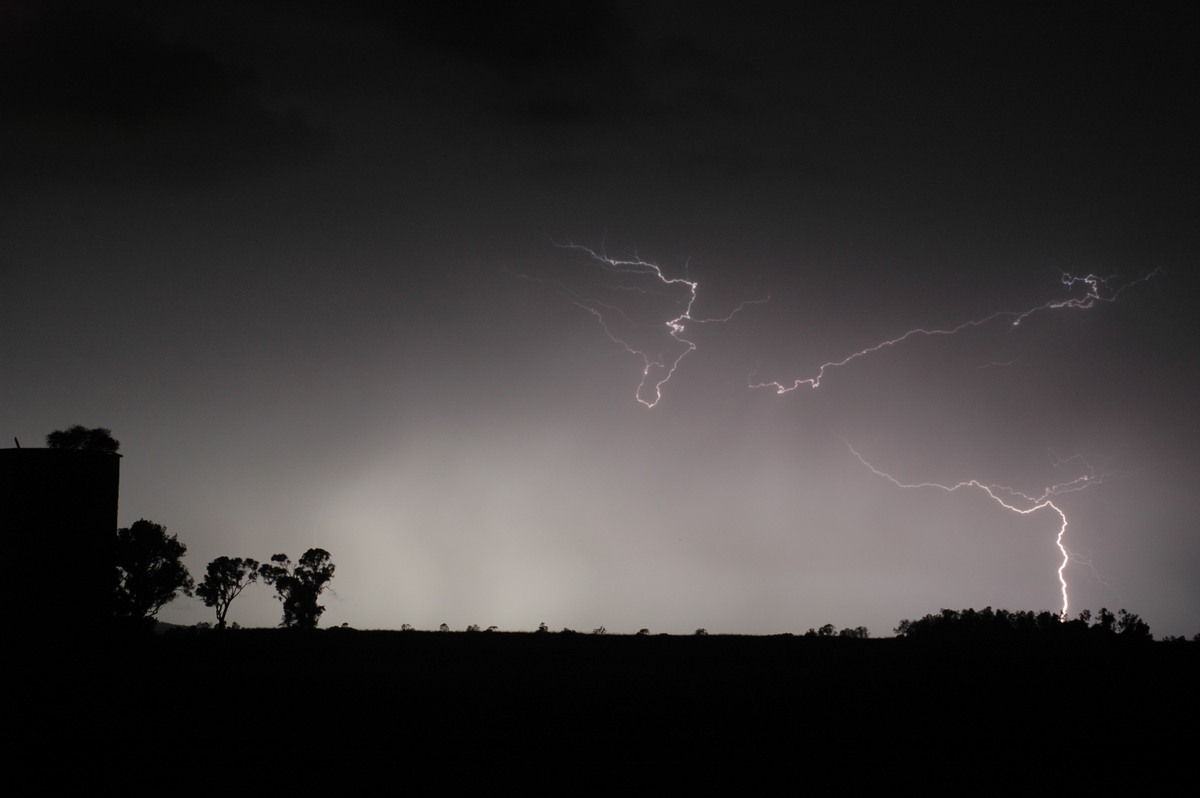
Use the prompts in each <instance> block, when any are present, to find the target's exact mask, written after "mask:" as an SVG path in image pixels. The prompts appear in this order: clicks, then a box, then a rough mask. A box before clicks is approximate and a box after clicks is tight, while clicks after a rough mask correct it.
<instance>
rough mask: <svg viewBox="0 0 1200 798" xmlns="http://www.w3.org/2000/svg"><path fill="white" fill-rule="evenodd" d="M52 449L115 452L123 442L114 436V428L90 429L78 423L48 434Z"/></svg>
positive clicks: (48, 446)
mask: <svg viewBox="0 0 1200 798" xmlns="http://www.w3.org/2000/svg"><path fill="white" fill-rule="evenodd" d="M46 446H47V448H50V449H72V450H74V451H79V452H104V453H105V454H115V453H116V451H117V450H118V449H120V448H121V442H120V441H118V440H116V439H115V438H113V436H112V430H110V429H107V428H105V427H96V428H95V429H88V428H87V427H81V426H80V425H78V424H76V425H74V426H72V427H68V428H67V429H65V430H61V429H59V430H55V431H54V432H51V433H50V434H49V435H47V436H46Z"/></svg>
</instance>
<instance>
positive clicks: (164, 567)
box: [113, 518, 193, 622]
mask: <svg viewBox="0 0 1200 798" xmlns="http://www.w3.org/2000/svg"><path fill="white" fill-rule="evenodd" d="M115 553H116V595H115V597H114V601H113V606H114V611H115V614H116V617H117V618H118V619H120V620H123V621H129V622H143V621H149V620H150V619H151V618H153V617H154V616H155V615H156V614H157V613H158V611H159V610H160V609H162V607H163V605H165V604H166V603H167V602H169V601H171V600H172V599H174V598H175V597H176V596H178V595H179V594H180V593H182V594H183V595H185V596H190V595H192V585H193V582H192V577H191V575H190V574H189V573H188V570H187V566H185V565H184V564H183V555H184V554H186V553H187V546H185V545H183V544H182V543H180V542H179V539H178V538H177V537H176V536H175V535H170V536H168V535H167V528H166V527H164V526H163V525H161V524H155V523H153V522H150V521H147V520H146V519H144V518H143V519H141V520H138V521H135V522H134V524H133V525H132V526H130V527H127V528H124V529H118V530H117V544H116V547H115Z"/></svg>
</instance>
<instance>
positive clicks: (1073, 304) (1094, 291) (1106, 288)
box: [750, 269, 1158, 394]
mask: <svg viewBox="0 0 1200 798" xmlns="http://www.w3.org/2000/svg"><path fill="white" fill-rule="evenodd" d="M1157 272H1158V270H1157V269H1155V270H1154V271H1152V272H1149V273H1148V274H1145V275H1143V276H1142V277H1139V278H1138V279H1136V280H1133V281H1131V282H1128V283H1125V284H1124V285H1122V286H1120V287H1119V288H1116V289H1113V288H1111V287H1110V285H1109V281H1110V280H1112V279H1113V278H1112V277H1099V276H1097V275H1094V274H1089V275H1087V276H1086V277H1075V276H1073V275H1071V274H1066V273H1064V274H1063V275H1062V278H1061V281H1062V284H1063V285H1064V286H1066V288H1067V290H1068V291H1070V290H1074V289H1075V287H1076V286H1078V285H1083V286H1086V288H1085V290H1084V294H1083V296H1075V297H1069V298H1067V299H1056V300H1051V301H1049V302H1043V303H1042V304H1040V305H1036V306H1034V307H1032V308H1029V309H1028V310H1023V311H997V312H995V313H992V314H990V315H988V316H984V317H983V318H981V319H972V320H971V321H965V322H963V323H962V324H959V325H958V326H957V327H948V328H946V329H932V330H930V329H925V328H923V327H917V328H914V329H911V330H909V331H908V332H906V333H904V334H903V335H898V336H896V337H895V338H889V339H888V340H886V341H882V342H880V343H878V344H875V345H873V346H869V347H867V348H866V349H861V350H859V351H857V352H855V353H853V354H851V355H849V356H847V357H844V358H842V359H841V360H831V361H829V362H828V363H823V364H822V365H821V366H820V367H819V368H818V369H817V373H816V374H815V375H813V376H812V377H804V378H800V379H796V380H794V381H792V382H791V383H790V384H789V383H786V382H779V381H776V380H772V381H769V382H753V381H752V382H751V383H750V387H751V388H774V389H775V392H776V393H780V394H783V393H790V392H792V391H794V390H796V389H798V388H799V387H800V386H802V385H807V386H808V387H810V388H814V389H815V388H819V387H820V386H821V380H822V379H823V378H824V377H825V372H826V371H828V370H829V369H835V368H839V367H841V366H845V365H846V364H848V363H850V362H851V361H854V360H857V359H859V358H860V357H865V356H867V355H870V354H873V353H875V352H878V351H880V350H881V349H887V348H888V347H892V346H895V345H896V344H899V343H903V342H904V341H907V340H908V339H909V338H913V337H918V336H934V335H954V334H956V333H960V332H962V331H963V330H967V329H970V328H972V327H981V326H983V325H985V324H988V323H989V322H992V321H995V320H996V319H1004V318H1006V319H1010V320H1011V321H1010V323H1011V324H1012V326H1013V327H1018V326H1020V324H1021V322H1023V321H1024V320H1025V319H1027V318H1029V317H1030V316H1032V315H1033V314H1035V313H1038V312H1040V311H1043V310H1060V309H1063V308H1073V309H1076V310H1087V309H1088V308H1091V307H1095V305H1096V303H1097V302H1115V301H1116V300H1117V297H1118V296H1120V295H1121V293H1122V292H1123V291H1125V289H1127V288H1129V287H1130V286H1133V285H1137V284H1138V283H1143V282H1145V281H1147V280H1149V279H1151V278H1152V277H1153V276H1154V275H1155V274H1157ZM751 379H753V377H752V378H751Z"/></svg>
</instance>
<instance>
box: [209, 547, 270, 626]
mask: <svg viewBox="0 0 1200 798" xmlns="http://www.w3.org/2000/svg"><path fill="white" fill-rule="evenodd" d="M258 569H259V564H258V561H257V560H251V559H249V558H247V559H245V560H243V559H242V558H241V557H233V558H230V557H218V558H217V559H215V560H213V561H212V562H210V563H209V564H208V572H207V573H206V574H205V575H204V581H203V582H201V583H200V585H199V586H198V587H197V588H196V595H197V596H199V597H200V598H201V600H203V601H204V604H205V606H207V607H214V608H216V613H217V628H218V629H224V628H225V616H226V615H227V614H228V613H229V605H230V604H232V603H233V600H234V599H235V598H237V597H238V596H239V595H240V594H241V592H242V591H243V590H245V589H246V586H247V585H250V584H253V583H254V582H257V581H258Z"/></svg>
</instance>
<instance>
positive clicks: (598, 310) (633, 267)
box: [528, 244, 1159, 620]
mask: <svg viewBox="0 0 1200 798" xmlns="http://www.w3.org/2000/svg"><path fill="white" fill-rule="evenodd" d="M560 246H562V247H563V248H564V249H573V250H578V251H580V252H583V253H586V254H587V255H588V256H590V257H591V258H592V259H593V260H595V261H596V262H597V263H599V264H600V266H601V268H603V269H605V270H606V271H609V272H612V273H613V274H616V275H621V276H622V277H625V278H629V277H631V276H632V277H637V278H642V277H644V278H646V279H647V280H648V281H649V283H650V285H649V287H646V286H644V285H640V284H634V285H630V284H620V285H606V286H604V288H605V289H606V290H609V291H632V292H637V293H640V294H645V295H649V294H663V295H670V296H674V291H673V289H678V288H682V289H683V290H684V301H683V312H682V313H679V314H678V315H677V316H675V317H674V318H671V319H669V320H667V321H665V322H661V324H664V325H665V326H666V329H667V334H668V335H669V336H670V338H671V339H672V340H673V341H674V342H676V343H677V344H678V345H679V350H678V351H677V352H676V353H675V354H673V355H658V356H655V355H653V354H651V353H650V352H649V351H647V350H646V349H645V348H640V347H639V346H637V345H635V344H633V343H630V342H629V341H628V340H627V339H626V338H624V337H622V336H621V335H618V334H617V333H615V332H614V331H613V328H612V326H611V325H610V320H614V319H620V321H621V322H622V323H623V324H625V325H627V326H629V327H639V326H644V325H642V324H640V323H639V322H637V321H635V320H634V319H633V318H631V317H630V316H629V315H628V314H627V313H626V312H625V311H624V310H622V309H621V308H619V307H617V306H615V305H613V304H610V303H606V302H600V301H596V300H593V299H590V298H586V297H584V296H582V295H581V294H579V293H578V292H576V291H574V290H572V289H570V288H568V287H567V286H565V285H563V284H562V283H560V282H558V281H548V280H539V282H544V283H548V284H551V285H553V287H554V288H555V290H557V291H559V292H560V293H561V294H562V295H563V296H565V297H567V299H569V300H570V301H571V302H573V303H574V304H575V305H577V306H579V307H580V308H582V309H583V310H586V311H587V312H588V313H590V314H591V315H592V316H593V317H594V318H595V319H596V321H597V322H598V323H599V325H600V328H601V329H602V330H603V331H604V333H605V335H607V336H608V338H609V339H610V340H611V341H612V342H613V343H615V344H617V345H619V346H620V347H622V348H623V349H624V350H625V351H626V352H628V353H629V354H631V355H634V356H636V357H638V358H639V359H640V360H641V363H642V377H641V381H640V382H639V383H638V387H637V390H636V392H635V394H634V396H635V398H636V399H637V401H638V402H640V403H641V404H642V405H644V406H646V407H647V408H652V407H655V406H656V405H657V404H658V403H659V402H660V401H661V400H662V394H663V386H664V385H666V384H667V382H669V381H670V379H671V377H672V376H674V374H675V371H676V370H677V369H678V368H679V364H680V363H681V362H682V361H683V359H684V358H685V357H687V355H688V354H689V353H691V352H693V351H695V350H696V344H695V342H694V341H692V340H691V339H689V338H687V337H685V335H684V333H685V332H686V330H687V327H688V325H690V324H710V323H716V322H726V321H730V320H731V319H732V318H733V317H734V316H735V315H736V314H737V313H738V312H740V311H741V310H743V309H744V308H746V307H747V306H749V305H757V304H762V303H764V302H767V301H769V297H768V298H766V299H758V300H750V301H746V302H742V303H741V304H740V305H738V306H737V307H736V308H734V309H733V310H732V311H731V312H730V313H729V314H728V315H726V316H724V317H721V318H696V317H695V316H693V315H692V313H693V308H694V306H695V304H696V297H697V293H698V291H699V284H698V283H697V282H696V281H694V280H691V279H689V278H687V277H668V276H667V275H666V274H664V273H663V270H662V269H661V268H660V267H659V266H658V265H657V264H655V263H652V262H650V261H644V260H641V259H640V258H638V257H636V256H635V257H634V258H632V259H620V258H611V257H609V256H608V255H607V254H606V253H604V252H603V251H600V252H597V251H595V250H592V249H590V248H588V247H584V246H580V245H577V244H566V245H560ZM1158 271H1159V270H1158V269H1155V270H1153V271H1151V272H1149V273H1147V274H1145V275H1143V276H1142V277H1139V278H1137V279H1135V280H1132V281H1130V282H1127V283H1125V284H1123V285H1120V286H1119V287H1116V288H1114V287H1113V286H1112V285H1111V281H1112V280H1113V277H1100V276H1098V275H1095V274H1088V275H1086V276H1083V277H1076V276H1074V275H1071V274H1067V273H1064V274H1062V276H1061V278H1060V281H1061V283H1062V285H1063V286H1064V287H1065V289H1066V290H1067V292H1069V293H1071V294H1073V295H1072V296H1068V297H1067V298H1065V299H1055V300H1050V301H1047V302H1043V303H1042V304H1039V305H1035V306H1033V307H1030V308H1028V309H1026V310H1020V311H997V312H995V313H992V314H990V315H987V316H984V317H982V318H978V319H972V320H969V321H965V322H963V323H961V324H959V325H957V326H955V327H948V328H945V329H942V328H935V329H930V328H924V327H917V328H914V329H911V330H908V331H907V332H905V333H903V334H901V335H898V336H896V337H894V338H890V339H888V340H886V341H882V342H880V343H877V344H874V345H873V346H869V347H867V348H865V349H861V350H859V351H857V352H854V353H852V354H850V355H848V356H846V357H844V358H842V359H840V360H831V361H829V362H827V363H824V364H822V365H821V366H820V367H819V368H818V369H817V371H816V373H815V374H814V375H813V376H811V377H805V378H799V379H795V380H793V381H792V382H790V383H788V382H780V381H774V380H772V381H766V382H755V381H754V380H753V376H752V377H751V382H750V387H751V388H774V389H775V392H776V393H777V394H785V393H790V392H792V391H795V390H797V389H799V388H800V387H801V386H804V385H807V386H808V387H810V388H812V389H816V388H818V387H820V385H821V380H822V379H824V377H825V375H826V374H827V372H829V371H830V370H832V369H836V368H839V367H841V366H845V365H847V364H849V363H851V362H853V361H855V360H858V359H859V358H864V357H866V356H867V355H870V354H873V353H876V352H879V351H882V350H884V349H888V348H890V347H893V346H896V345H898V344H901V343H903V342H904V341H907V340H908V339H910V338H914V337H921V336H926V337H932V336H952V335H955V334H957V333H959V332H962V331H964V330H968V329H971V328H974V327H981V326H983V325H986V324H989V323H991V322H994V321H997V320H999V319H1005V320H1007V321H1008V322H1009V324H1010V325H1011V326H1013V327H1017V326H1020V324H1021V322H1023V321H1024V320H1025V319H1027V318H1029V317H1030V316H1033V315H1034V314H1036V313H1039V312H1041V311H1049V310H1062V309H1074V310H1087V309H1089V308H1093V307H1095V306H1096V305H1097V304H1098V303H1112V302H1115V301H1116V300H1117V298H1118V297H1119V296H1120V295H1121V294H1122V293H1123V292H1124V291H1125V290H1126V289H1128V288H1130V287H1131V286H1134V285H1137V284H1139V283H1143V282H1146V281H1148V280H1150V279H1152V278H1153V277H1154V276H1155V275H1156V274H1157V273H1158ZM528 279H536V278H528ZM1080 290H1082V294H1081V295H1080V293H1079V292H1080ZM654 327H656V328H657V324H655V325H654ZM659 329H661V328H659ZM1015 362H1016V361H1012V360H1010V361H1004V362H990V363H987V364H985V365H983V366H980V368H987V367H992V366H1009V365H1012V364H1013V363H1015ZM843 442H844V443H845V444H846V447H847V448H848V449H849V450H850V452H851V453H852V454H853V455H854V456H855V457H856V458H858V460H859V462H860V463H862V464H863V465H864V466H866V467H867V468H869V469H870V470H871V471H872V472H873V473H874V474H876V475H877V476H880V477H883V478H885V479H887V480H888V481H890V482H891V483H892V484H894V485H896V486H897V487H900V488H906V489H918V488H936V489H938V490H942V491H946V492H949V493H952V492H955V491H958V490H959V489H962V488H977V489H979V490H981V491H983V492H984V493H986V494H987V495H988V497H989V498H991V499H992V501H994V502H996V503H997V504H999V505H1000V506H1001V507H1003V508H1004V509H1006V510H1009V511H1010V512H1014V513H1018V514H1020V515H1030V514H1032V513H1035V512H1037V511H1039V510H1043V509H1046V510H1049V511H1051V512H1053V513H1054V514H1055V515H1057V516H1058V519H1059V526H1058V533H1057V534H1056V535H1055V545H1056V546H1057V547H1058V550H1059V553H1060V554H1061V555H1062V559H1061V561H1060V562H1059V565H1058V569H1057V573H1058V581H1059V586H1060V590H1061V593H1062V610H1061V617H1062V618H1063V619H1064V620H1065V619H1066V617H1067V612H1068V610H1069V607H1070V597H1069V592H1068V584H1067V577H1066V571H1067V566H1068V564H1069V563H1070V562H1071V561H1072V559H1073V558H1072V556H1071V553H1070V552H1069V551H1068V549H1067V547H1066V544H1065V542H1064V538H1065V536H1066V534H1067V528H1068V526H1069V522H1068V520H1067V514H1066V512H1065V511H1064V510H1063V509H1062V507H1060V506H1059V504H1057V503H1056V499H1058V498H1059V497H1060V496H1063V495H1065V494H1068V493H1074V492H1078V491H1081V490H1085V489H1087V488H1089V487H1091V486H1092V485H1097V484H1099V483H1100V482H1101V481H1103V479H1104V478H1105V476H1107V474H1106V473H1105V472H1104V471H1102V470H1101V469H1098V468H1097V467H1096V465H1095V464H1094V463H1092V462H1091V461H1089V460H1088V459H1087V458H1085V457H1083V456H1081V455H1076V456H1075V457H1071V458H1067V459H1065V460H1058V459H1055V461H1054V463H1053V465H1054V466H1056V467H1057V466H1062V465H1066V464H1068V463H1075V462H1077V463H1079V464H1081V465H1082V469H1083V473H1081V474H1080V476H1078V477H1075V478H1074V479H1072V480H1070V481H1067V482H1062V483H1058V484H1055V485H1051V486H1049V487H1047V488H1045V489H1044V490H1042V491H1041V493H1024V492H1022V491H1019V490H1016V489H1014V488H1009V487H1005V486H1003V485H994V484H987V483H984V482H981V481H979V480H977V479H969V480H966V481H963V482H958V483H956V484H953V485H943V484H940V483H935V482H919V483H906V482H901V481H900V480H899V479H896V478H895V477H893V476H892V475H891V474H889V473H887V472H885V471H882V470H880V469H878V468H876V467H875V466H873V465H872V464H871V463H869V462H867V460H866V459H865V458H864V457H863V456H862V455H861V454H859V452H858V451H857V450H855V448H854V447H853V446H852V445H851V444H850V443H849V441H846V440H845V439H843ZM1083 564H1085V565H1089V566H1090V563H1087V562H1083ZM1094 570H1095V569H1094V568H1093V571H1094Z"/></svg>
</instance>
